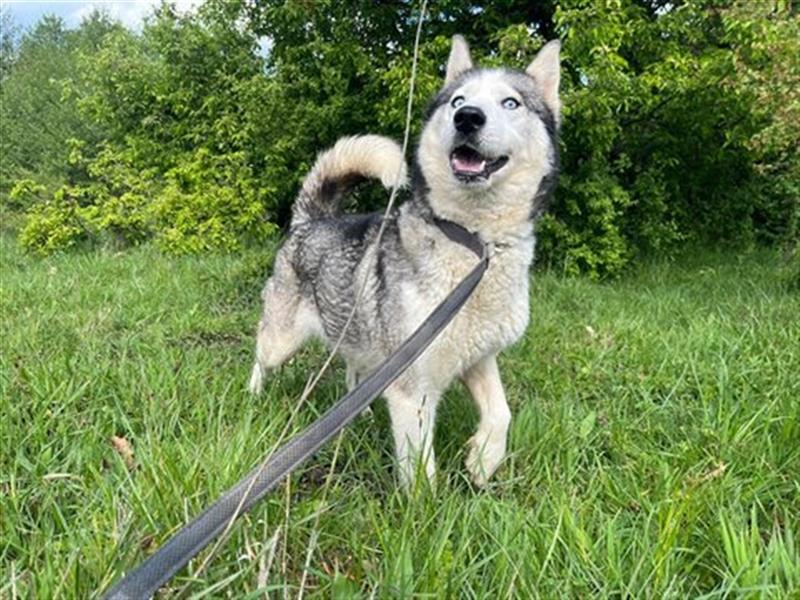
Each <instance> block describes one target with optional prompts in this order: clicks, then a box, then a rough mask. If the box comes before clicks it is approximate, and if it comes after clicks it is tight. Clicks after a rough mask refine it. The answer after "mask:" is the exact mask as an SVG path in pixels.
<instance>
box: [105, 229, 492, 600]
mask: <svg viewBox="0 0 800 600" xmlns="http://www.w3.org/2000/svg"><path fill="white" fill-rule="evenodd" d="M434 223H435V224H436V225H437V226H438V227H439V229H440V230H441V231H442V233H444V234H445V235H446V236H447V237H448V238H449V239H451V240H452V241H454V242H456V243H458V244H461V245H462V246H464V247H466V248H469V249H470V250H471V251H472V252H474V253H475V254H476V255H477V256H478V257H479V258H480V261H479V262H478V264H477V265H475V267H473V268H472V270H471V271H470V272H469V274H468V275H467V276H466V277H465V278H464V279H462V280H461V282H459V284H458V285H457V286H456V287H455V288H453V290H452V291H451V292H450V293H449V294H448V295H447V297H446V298H445V299H444V300H443V301H442V302H441V303H440V304H439V305H438V306H437V307H436V308H435V309H434V310H433V312H431V314H430V315H429V316H428V318H427V319H425V321H424V322H423V323H422V325H420V326H419V327H418V328H417V329H416V331H414V333H413V334H411V336H410V337H409V338H408V339H407V340H406V341H405V342H403V344H402V345H400V347H399V348H397V350H395V351H394V352H393V353H392V354H391V355H389V356H388V357H387V358H386V360H384V361H383V362H382V363H381V364H380V366H378V368H377V369H375V371H373V372H372V373H371V374H370V375H369V376H368V377H366V378H365V379H364V380H363V381H362V382H361V383H359V384H358V385H357V386H356V387H355V388H353V389H352V390H351V391H350V392H348V393H347V394H345V395H344V396H343V397H342V398H341V399H340V400H339V401H338V402H337V403H336V404H334V405H333V406H332V407H331V408H329V409H328V410H327V412H325V414H323V415H322V416H321V417H320V418H319V419H317V420H316V421H315V422H314V423H312V424H311V425H309V426H308V427H307V428H306V429H305V430H304V431H303V432H302V433H300V434H298V435H297V436H295V437H294V438H293V439H291V440H290V441H289V442H288V443H287V444H285V445H284V446H282V447H281V448H279V449H278V450H277V451H276V452H275V453H274V454H272V456H270V457H269V459H268V460H267V461H266V462H264V463H261V464H260V465H259V466H257V467H256V468H255V469H253V470H252V471H250V473H248V474H247V475H246V476H245V477H244V478H243V479H242V480H240V481H239V483H237V484H236V485H234V486H233V487H232V488H231V489H229V490H228V491H227V492H225V493H224V494H223V495H222V497H220V498H219V500H217V501H216V502H214V504H212V505H211V506H209V507H208V508H207V509H206V510H204V511H203V512H202V513H200V515H198V516H197V517H196V518H195V519H194V520H193V521H191V522H189V523H188V524H186V525H185V526H184V527H183V528H182V529H181V530H180V531H178V533H176V534H175V535H174V536H172V537H171V538H170V539H169V540H168V541H167V542H166V543H165V544H164V545H163V546H161V547H160V548H159V549H158V550H156V552H155V553H154V554H152V555H151V556H150V557H149V558H147V560H145V561H144V562H143V563H141V564H140V565H139V566H138V567H136V568H135V569H134V570H133V571H131V572H130V573H128V574H127V575H126V576H125V577H123V578H122V579H121V580H120V581H118V582H117V583H116V584H115V585H114V586H113V587H111V589H109V590H108V592H107V593H106V595H105V596H104V598H106V599H107V600H128V599H136V600H138V599H140V598H149V597H151V596H152V595H153V594H155V593H156V591H157V590H158V588H160V587H161V586H162V585H164V584H165V583H166V582H167V581H169V580H170V579H171V578H172V577H173V576H174V575H175V574H176V573H177V572H178V571H180V570H181V569H182V568H183V567H184V566H186V564H187V563H188V562H189V561H190V560H191V559H192V558H194V557H195V556H196V555H197V554H198V553H199V552H201V551H202V550H203V548H205V547H206V546H207V545H208V544H209V543H211V541H212V540H213V539H214V538H215V537H216V536H217V535H219V534H220V533H221V532H222V531H223V530H224V529H225V527H226V526H227V525H228V523H229V522H230V520H231V519H232V518H235V517H238V516H239V515H241V514H242V513H244V512H245V511H247V510H249V509H250V508H251V507H252V506H253V505H254V504H255V503H256V502H258V501H259V500H260V499H261V498H263V497H264V496H265V495H266V494H267V492H269V491H270V490H271V489H272V488H274V487H275V485H276V484H278V483H279V482H280V481H281V480H282V479H283V478H284V477H285V476H287V475H288V474H290V473H291V472H292V471H293V470H294V469H296V468H297V467H298V466H300V465H301V464H302V463H303V462H305V461H306V460H307V459H308V458H309V457H310V456H311V455H313V454H314V453H315V452H316V451H317V450H319V449H320V448H321V447H322V446H323V445H324V444H325V443H327V442H328V441H330V440H331V439H332V438H333V437H334V436H335V435H336V434H337V433H339V432H340V431H341V430H342V429H343V428H344V427H345V426H346V425H347V424H348V423H350V422H351V421H352V420H353V419H354V418H355V417H356V416H357V415H359V414H360V413H361V411H363V410H364V409H365V408H366V407H367V406H369V405H370V404H371V403H372V401H373V400H375V398H377V397H378V396H379V395H380V394H381V393H382V392H383V391H384V390H385V389H386V388H387V387H388V386H389V385H390V384H391V383H392V382H393V381H394V380H395V379H397V377H399V376H400V375H401V374H402V373H403V372H404V371H405V370H406V369H407V368H408V367H409V366H410V365H411V363H413V362H414V361H415V360H416V359H417V358H418V357H419V356H420V355H421V354H422V353H423V352H424V351H425V349H426V348H427V347H428V346H429V345H430V343H431V342H432V341H433V340H434V339H435V338H436V336H437V335H439V333H441V331H442V330H443V329H444V328H445V327H446V326H447V324H448V323H450V321H451V320H452V319H453V317H455V315H456V314H457V313H458V311H459V310H460V309H461V307H462V306H463V305H464V303H465V302H466V301H467V299H468V298H469V297H470V295H471V294H472V292H473V291H474V290H475V288H476V287H477V285H478V283H479V282H480V280H481V278H482V277H483V274H484V273H485V272H486V269H487V268H488V267H489V253H488V249H487V247H486V245H485V244H484V243H483V242H482V241H481V239H480V238H479V237H478V236H477V235H476V234H474V233H471V232H469V231H467V230H466V229H464V228H463V227H462V226H461V225H458V224H457V223H453V222H452V221H446V220H442V219H434Z"/></svg>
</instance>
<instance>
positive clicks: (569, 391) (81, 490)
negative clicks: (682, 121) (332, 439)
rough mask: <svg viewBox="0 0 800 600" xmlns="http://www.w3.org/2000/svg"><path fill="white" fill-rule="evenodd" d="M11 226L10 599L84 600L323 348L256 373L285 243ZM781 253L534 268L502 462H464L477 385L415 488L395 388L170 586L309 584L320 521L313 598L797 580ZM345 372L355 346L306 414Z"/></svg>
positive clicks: (791, 327)
mask: <svg viewBox="0 0 800 600" xmlns="http://www.w3.org/2000/svg"><path fill="white" fill-rule="evenodd" d="M0 243H1V244H2V246H0V250H2V294H1V296H0V309H2V330H0V339H2V345H3V348H2V359H1V360H2V363H1V364H0V375H1V377H2V400H1V402H2V405H0V410H2V419H0V440H1V441H0V566H1V567H2V570H3V574H2V577H0V586H2V587H0V597H5V598H8V597H15V596H19V597H41V598H47V597H87V596H91V595H93V594H96V593H97V592H98V591H99V590H102V589H104V588H106V587H107V586H108V585H109V584H110V583H111V582H112V581H113V580H114V579H115V578H116V577H117V576H119V574H120V573H121V572H123V571H125V570H129V569H130V568H131V567H133V566H134V565H135V564H136V563H138V562H139V561H140V560H142V559H143V558H144V557H146V556H147V555H148V554H149V553H151V552H152V551H153V550H154V549H155V548H156V547H157V546H158V545H159V544H161V543H162V542H164V541H165V540H166V539H167V538H168V536H169V535H170V533H172V532H174V531H175V530H176V529H177V528H178V527H179V526H180V525H181V524H183V523H185V522H186V520H187V519H188V518H190V517H191V516H193V515H195V514H196V513H197V512H199V511H200V510H201V509H202V508H203V507H204V506H206V505H207V504H209V503H210V502H211V501H213V500H214V499H215V497H216V496H217V495H218V494H220V493H221V492H222V491H223V490H225V489H226V488H227V487H228V486H230V485H231V484H233V483H234V482H236V481H237V480H238V479H239V478H240V477H241V476H242V475H243V474H244V473H245V472H246V471H247V470H248V469H250V468H251V467H252V466H253V465H254V464H256V463H257V461H258V460H259V458H260V457H261V456H262V454H263V453H264V452H266V451H267V450H268V449H269V448H270V447H271V445H272V444H274V443H275V441H276V440H277V438H278V435H279V432H280V431H281V429H282V428H283V426H284V425H285V423H286V421H287V419H288V417H289V415H290V413H291V411H292V409H293V407H294V405H295V402H296V399H297V398H298V396H299V395H300V393H301V391H302V388H303V385H304V383H305V380H306V378H307V376H308V375H309V373H311V372H312V371H313V370H314V368H315V367H317V366H319V365H320V364H321V362H322V360H323V357H324V352H323V350H322V349H321V348H320V347H319V346H312V347H309V348H307V349H305V350H303V351H302V352H301V353H300V354H299V355H298V356H297V357H296V358H295V359H294V360H293V361H292V362H291V363H290V364H288V365H286V366H285V367H284V368H283V369H282V370H281V371H280V372H279V373H277V374H276V375H275V376H274V377H273V378H272V379H271V380H270V382H269V384H268V389H267V393H266V395H265V396H263V397H261V398H259V399H256V398H253V397H250V396H249V395H248V394H247V393H246V392H245V391H244V388H245V384H246V381H247V377H248V372H249V368H250V363H251V352H252V346H253V335H252V334H253V330H254V326H255V323H256V320H257V317H258V312H259V308H260V306H259V290H260V287H261V284H262V281H263V277H264V275H265V272H266V270H267V267H268V265H269V261H270V256H271V252H269V251H262V252H256V251H247V252H244V253H242V254H239V255H235V256H204V257H193V258H170V257H165V256H163V255H161V254H159V253H157V252H156V251H155V250H153V249H152V248H149V247H144V248H139V249H134V250H131V251H127V252H124V253H113V252H102V251H98V252H92V253H74V254H70V255H63V256H53V257H50V258H47V259H37V258H31V257H28V256H25V255H23V254H21V253H20V252H19V251H18V250H17V249H16V247H15V246H14V244H13V242H12V241H11V240H10V238H9V237H8V236H3V237H2V240H0ZM780 267H781V265H780V264H779V260H778V258H777V257H776V255H774V254H772V253H768V252H765V253H752V254H747V255H743V256H736V255H732V254H722V253H698V254H695V255H694V256H692V257H691V258H688V259H683V260H677V261H674V262H672V263H667V262H663V263H650V264H647V265H644V266H642V267H641V269H640V270H639V271H638V272H637V273H632V274H630V275H628V276H627V277H626V278H624V279H623V280H620V281H616V282H611V283H605V284H602V283H593V282H591V281H588V280H585V279H569V278H563V277H560V276H557V275H555V274H548V273H544V274H539V275H537V277H536V278H535V280H534V286H533V301H532V307H531V311H532V325H531V327H530V328H529V331H528V334H527V336H526V338H525V339H524V341H522V342H521V343H520V344H518V345H517V346H515V347H514V348H513V349H511V350H510V351H508V352H506V353H505V354H504V355H503V357H502V360H501V370H502V372H503V374H504V380H505V384H506V387H507V390H508V395H509V398H510V402H511V405H512V411H513V413H514V421H513V425H512V433H511V440H510V452H511V455H510V458H509V459H508V461H507V463H506V464H505V466H504V467H502V469H501V470H500V471H499V472H498V474H497V476H496V477H495V479H494V482H493V484H492V486H491V488H490V489H489V490H486V491H483V492H478V491H475V490H474V489H472V488H471V487H470V485H468V483H467V481H466V474H465V470H464V468H463V465H462V461H463V458H464V443H465V442H466V440H467V438H468V437H469V435H470V434H471V432H472V430H473V428H474V426H475V423H476V417H475V413H474V411H473V410H472V407H471V404H470V401H469V399H468V398H467V396H466V395H465V392H464V390H463V389H462V388H461V387H459V386H454V387H453V388H452V389H451V390H450V392H449V393H448V395H447V397H446V399H445V402H444V403H443V407H442V411H441V416H440V419H439V422H438V427H437V431H436V447H437V451H438V455H439V456H438V458H439V467H440V470H439V480H438V485H437V488H436V490H435V491H434V492H431V491H430V490H420V491H418V492H417V493H416V494H415V495H414V498H413V499H410V498H408V497H406V495H405V494H403V493H401V492H399V491H398V490H397V486H396V483H395V476H394V470H393V466H392V448H391V442H390V436H389V433H388V421H387V414H386V410H385V408H384V407H383V405H381V404H380V403H378V404H377V405H376V408H375V411H374V414H373V416H364V417H360V418H359V419H358V420H357V421H356V422H355V423H354V424H353V425H352V426H351V427H349V428H348V429H347V430H346V432H345V433H344V435H343V437H342V441H341V448H340V450H339V453H338V457H337V460H336V461H335V465H334V460H333V459H334V447H333V445H332V446H331V447H328V448H325V449H324V450H323V451H322V452H320V454H319V456H318V457H316V459H315V460H314V461H312V462H311V463H309V464H308V465H306V467H305V468H304V469H303V470H301V471H300V472H298V473H297V474H295V475H294V476H293V477H292V478H291V481H290V483H289V484H288V485H285V486H283V487H281V488H280V489H279V490H278V491H276V492H275V493H273V494H271V495H270V496H269V497H268V498H267V499H266V500H265V501H264V502H262V503H261V504H259V505H258V506H257V507H256V508H255V509H254V510H253V511H252V512H251V513H250V514H249V515H247V516H246V517H245V518H243V519H242V520H241V521H240V522H239V523H238V524H237V525H236V526H235V527H234V529H233V534H232V536H231V538H230V539H229V540H228V542H227V543H226V544H225V545H224V546H223V547H222V548H221V549H220V550H219V551H218V552H217V554H216V555H215V556H214V558H213V560H211V561H210V564H209V566H208V568H206V569H205V570H204V571H202V572H198V569H199V566H200V563H201V560H199V559H198V560H195V561H193V562H192V563H191V565H190V568H188V569H187V570H185V571H183V572H182V573H181V574H180V576H179V577H178V578H176V579H175V580H174V581H173V583H172V584H171V588H170V589H171V590H172V591H173V592H174V591H177V590H178V589H180V588H182V587H183V586H188V587H187V589H186V591H185V594H184V596H185V597H197V598H200V597H262V596H263V593H264V592H265V591H267V592H269V591H270V590H271V591H273V592H275V591H279V590H283V591H285V592H287V593H288V595H290V596H295V595H297V593H298V591H299V588H300V585H301V580H302V577H303V575H302V574H303V565H304V564H305V561H306V554H307V548H308V545H309V541H310V540H312V539H316V540H318V545H317V547H316V548H315V551H314V553H313V555H312V557H311V560H310V563H309V570H308V573H307V575H306V583H305V590H304V593H305V595H306V596H310V597H341V598H344V597H348V598H349V597H358V596H359V595H361V596H363V597H410V596H412V595H415V596H416V597H442V596H448V597H467V598H469V597H475V598H501V597H541V598H554V597H565V598H588V597H603V596H608V597H611V596H613V597H637V598H665V597H674V598H686V597H706V598H740V597H754V598H761V597H769V598H785V597H798V594H800V295H798V292H797V291H792V290H791V289H790V288H789V287H787V286H786V285H785V284H784V281H783V279H781V277H780V276H779V272H780ZM343 388H344V386H343V374H342V369H341V365H338V366H337V368H336V370H335V371H334V372H332V373H330V374H329V375H327V376H326V377H325V378H324V380H323V385H322V387H321V388H320V389H319V391H318V392H317V393H316V394H315V395H314V396H313V398H312V399H311V400H310V401H309V403H308V404H307V405H306V406H304V407H302V409H301V410H300V412H299V416H298V421H297V426H296V427H295V428H294V429H295V430H298V429H299V427H300V426H301V425H303V424H304V423H308V422H310V421H311V420H312V419H314V418H315V416H317V415H318V414H320V412H321V411H323V410H324V409H325V408H326V407H327V406H329V405H330V404H331V403H332V402H333V400H334V399H335V398H336V397H337V396H338V395H339V394H341V393H342V392H343ZM114 435H117V436H121V437H124V438H125V439H127V440H129V441H130V442H131V444H132V445H133V449H134V452H135V467H134V468H132V469H128V468H127V467H126V464H125V462H124V461H123V459H122V458H121V457H120V456H119V455H118V454H117V453H116V452H115V450H114V448H113V447H112V445H111V444H110V442H109V440H110V438H111V436H114ZM332 466H333V472H334V474H333V477H332V478H331V479H330V484H329V485H325V481H326V476H327V474H328V472H329V470H330V469H331V468H332ZM317 515H319V517H317ZM259 580H261V581H262V587H261V588H259V583H258V582H259ZM167 595H169V596H174V595H175V594H167ZM278 595H280V594H278Z"/></svg>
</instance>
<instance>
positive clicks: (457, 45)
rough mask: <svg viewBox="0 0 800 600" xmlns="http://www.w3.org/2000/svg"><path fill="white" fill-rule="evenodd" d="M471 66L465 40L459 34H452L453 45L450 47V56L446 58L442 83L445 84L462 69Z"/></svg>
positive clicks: (464, 69) (462, 70) (461, 71)
mask: <svg viewBox="0 0 800 600" xmlns="http://www.w3.org/2000/svg"><path fill="white" fill-rule="evenodd" d="M471 68H472V58H470V56H469V46H468V45H467V41H466V40H465V39H464V38H463V37H461V36H460V35H454V36H453V47H452V48H450V58H448V59H447V72H446V74H445V76H444V84H445V85H447V84H448V83H450V82H451V81H453V80H454V79H455V78H456V77H458V76H459V75H461V73H463V72H464V71H468V70H469V69H471Z"/></svg>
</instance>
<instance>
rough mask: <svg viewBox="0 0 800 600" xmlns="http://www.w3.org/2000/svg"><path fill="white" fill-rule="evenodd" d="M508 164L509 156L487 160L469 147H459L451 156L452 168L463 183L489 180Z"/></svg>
mask: <svg viewBox="0 0 800 600" xmlns="http://www.w3.org/2000/svg"><path fill="white" fill-rule="evenodd" d="M507 162H508V157H507V156H499V157H498V158H487V157H485V156H483V155H482V154H481V153H480V152H478V151H477V150H475V149H474V148H471V147H469V146H458V147H456V148H455V150H453V152H452V153H451V154H450V168H451V169H452V170H453V175H455V176H456V178H458V179H460V180H461V181H478V180H483V179H488V178H489V175H491V174H492V173H494V172H495V171H498V170H499V169H501V168H502V167H503V166H504V165H505V164H506V163H507Z"/></svg>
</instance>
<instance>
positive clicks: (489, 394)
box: [463, 355, 511, 487]
mask: <svg viewBox="0 0 800 600" xmlns="http://www.w3.org/2000/svg"><path fill="white" fill-rule="evenodd" d="M463 379H464V383H465V384H466V385H467V388H468V389H469V391H470V394H472V398H473V399H474V400H475V405H476V406H477V407H478V412H479V413H480V422H479V423H478V431H476V432H475V435H473V436H472V437H471V438H470V440H469V446H470V449H469V454H468V455H467V461H466V466H467V470H468V471H469V473H470V475H471V476H472V481H474V482H475V484H476V485H478V486H481V487H483V486H485V485H486V483H487V482H488V481H489V478H490V477H491V476H492V474H493V473H494V472H495V471H496V470H497V467H498V466H499V465H500V462H501V461H502V460H503V457H504V456H505V454H506V437H507V436H508V426H509V424H510V423H511V411H510V410H509V408H508V403H507V402H506V394H505V392H504V391H503V382H502V381H500V371H499V369H498V368H497V358H496V357H495V356H494V355H493V356H489V357H487V358H484V359H482V360H481V361H479V362H478V363H476V364H475V365H473V366H472V367H471V368H470V369H469V370H468V371H467V372H466V373H465V374H464V377H463Z"/></svg>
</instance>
